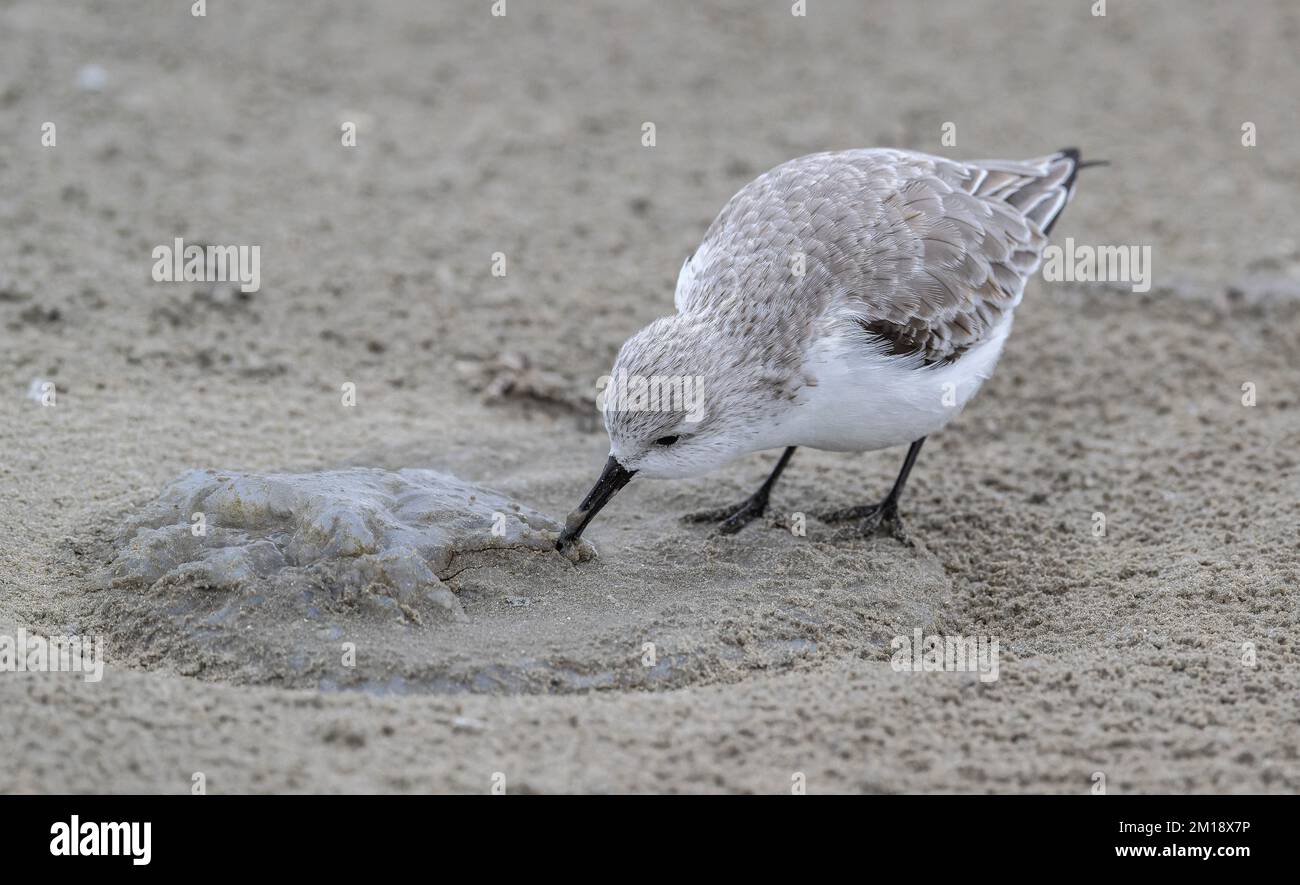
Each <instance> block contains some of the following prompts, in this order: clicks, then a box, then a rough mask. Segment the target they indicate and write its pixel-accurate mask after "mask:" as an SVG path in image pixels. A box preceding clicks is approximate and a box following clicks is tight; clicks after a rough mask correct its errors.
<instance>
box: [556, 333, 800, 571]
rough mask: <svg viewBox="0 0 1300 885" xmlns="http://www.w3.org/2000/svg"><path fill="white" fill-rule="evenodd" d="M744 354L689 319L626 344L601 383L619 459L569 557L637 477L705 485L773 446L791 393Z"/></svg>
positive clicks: (573, 533)
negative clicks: (721, 470)
mask: <svg viewBox="0 0 1300 885" xmlns="http://www.w3.org/2000/svg"><path fill="white" fill-rule="evenodd" d="M740 348H741V345H740V344H739V343H738V342H737V341H736V340H735V339H734V338H733V337H731V336H728V335H726V334H723V333H720V332H719V331H718V329H717V328H716V327H715V326H711V325H710V324H708V323H705V322H702V321H700V320H698V319H694V318H691V317H689V316H684V315H681V314H678V315H675V316H671V317H665V318H663V319H659V320H656V321H654V322H653V323H651V324H650V325H649V326H646V327H645V328H644V329H642V330H641V331H640V332H638V333H637V334H635V335H633V336H632V337H631V338H629V339H628V340H627V342H626V343H624V345H623V348H622V350H620V351H619V354H618V358H617V359H616V360H615V361H614V368H613V370H612V371H611V372H610V374H609V375H607V376H605V377H604V378H602V379H601V380H600V383H599V387H600V396H599V397H598V400H597V404H598V405H599V407H600V409H601V412H602V413H603V415H604V418H605V430H606V431H607V432H608V434H609V459H608V460H607V461H606V462H605V469H604V471H603V472H602V473H601V475H600V478H599V479H598V480H597V481H596V485H595V486H594V487H593V488H592V490H591V492H590V493H589V494H588V495H587V497H586V499H585V500H584V501H583V502H582V504H580V505H579V507H578V509H577V510H575V511H574V512H573V513H572V514H570V516H569V519H568V521H567V522H566V523H565V529H564V532H563V533H562V534H561V536H560V541H559V544H558V546H559V548H560V549H564V547H565V546H567V545H568V544H569V543H570V542H572V541H573V540H574V539H576V538H577V537H578V536H579V535H580V534H581V533H582V531H583V529H585V528H586V527H587V524H588V523H590V522H591V520H592V519H593V518H594V517H595V515H596V513H598V512H599V511H600V509H601V508H602V507H604V506H605V504H607V503H608V502H609V500H610V498H612V497H613V496H614V495H615V494H616V493H617V492H618V490H619V489H621V488H622V487H623V486H624V485H626V484H627V483H628V481H629V480H631V478H632V477H633V476H634V475H641V476H645V477H650V478H655V479H675V478H681V477H689V476H699V475H701V474H704V473H708V472H710V471H712V470H715V469H716V468H718V467H721V466H722V465H723V464H725V463H727V462H728V461H730V460H731V459H733V458H735V457H737V456H740V455H744V454H748V453H749V452H753V451H757V450H758V449H760V448H767V447H768V446H767V444H766V443H765V437H766V435H767V434H768V433H769V432H770V430H771V426H772V418H773V417H774V415H775V414H776V411H777V407H778V403H779V402H780V401H781V400H782V396H781V395H780V388H781V385H780V384H774V383H773V382H772V380H771V379H770V376H769V374H768V373H765V372H763V371H761V370H760V369H759V368H758V367H757V366H756V365H755V364H754V361H753V360H752V359H748V358H746V357H747V355H746V354H745V353H744V352H743V351H742V350H741V349H740ZM749 356H752V354H751V355H749Z"/></svg>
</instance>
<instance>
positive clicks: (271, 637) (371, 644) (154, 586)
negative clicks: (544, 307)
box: [86, 468, 949, 693]
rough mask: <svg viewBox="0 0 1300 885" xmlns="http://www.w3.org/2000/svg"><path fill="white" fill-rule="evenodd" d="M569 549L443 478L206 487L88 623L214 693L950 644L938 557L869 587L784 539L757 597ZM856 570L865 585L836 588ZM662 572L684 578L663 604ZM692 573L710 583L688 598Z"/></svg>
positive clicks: (766, 563)
mask: <svg viewBox="0 0 1300 885" xmlns="http://www.w3.org/2000/svg"><path fill="white" fill-rule="evenodd" d="M558 528H559V527H558V525H557V523H556V522H555V521H554V520H552V519H551V518H550V517H547V516H545V515H543V514H541V513H539V512H537V511H535V510H532V509H530V508H528V507H525V506H523V505H522V504H519V503H517V502H515V501H512V500H511V499H510V498H508V497H506V496H504V495H502V494H499V493H497V492H493V491H491V490H488V489H484V488H481V487H479V486H475V485H472V484H470V483H466V482H463V481H461V480H459V479H456V478H455V477H453V476H450V475H448V474H446V473H441V472H438V471H433V470H413V469H406V470H399V471H395V472H394V471H387V470H379V469H371V468H353V469H347V470H335V471H325V472H320V473H310V474H266V475H256V474H247V473H233V472H216V471H210V470H196V471H192V472H190V473H187V474H185V475H184V476H182V477H180V478H179V479H177V480H176V481H175V482H173V483H172V484H170V485H169V486H168V487H167V488H166V489H165V490H164V491H163V493H162V494H161V496H160V497H159V498H158V499H157V500H156V501H154V502H153V503H151V504H149V505H148V506H147V507H145V508H144V509H143V510H142V511H141V513H140V514H139V515H138V516H136V517H134V518H132V519H130V520H128V521H127V522H126V524H125V526H124V527H123V528H122V530H121V531H119V532H118V535H117V537H116V539H115V540H114V541H113V542H112V544H111V545H110V548H111V549H110V550H109V551H108V552H107V553H106V554H105V555H104V560H106V561H107V563H108V564H107V565H106V567H104V568H103V569H102V571H101V572H100V573H99V575H98V577H97V586H98V588H99V592H96V593H92V594H89V595H88V596H87V597H86V598H87V600H88V602H89V606H90V611H89V612H88V613H87V617H88V618H89V620H90V621H92V622H94V623H95V624H96V629H97V630H100V631H102V632H103V633H105V634H106V635H108V636H109V637H110V643H111V645H112V646H113V649H114V652H115V654H114V658H115V659H116V660H119V661H123V660H125V661H126V662H129V663H131V664H134V665H137V666H144V667H164V668H168V669H172V670H175V671H176V672H179V673H183V674H186V675H201V676H203V677H205V678H216V679H229V680H233V681H237V682H246V683H263V684H265V683H274V684H281V685H294V686H302V687H319V688H325V689H334V688H356V689H362V690H366V691H373V692H399V693H407V692H462V691H471V692H494V693H534V692H557V691H559V692H566V691H586V690H591V689H602V688H611V689H629V688H633V689H638V688H662V687H674V686H680V685H686V684H692V683H700V682H710V681H717V680H725V679H732V678H742V677H743V676H744V675H745V674H746V673H750V672H753V671H754V670H771V669H773V668H777V669H780V668H784V667H791V666H795V665H797V664H798V663H800V662H806V661H810V660H814V659H819V658H823V657H826V656H831V655H843V654H845V653H850V654H852V653H873V654H874V653H878V652H879V651H880V650H881V649H882V648H885V647H887V646H888V643H889V640H890V639H891V638H892V637H893V636H894V635H896V634H897V633H900V632H910V631H911V630H912V629H914V628H915V627H918V626H920V627H928V626H929V625H930V624H932V623H933V622H934V620H935V618H936V613H937V611H938V610H939V608H940V603H941V599H942V597H943V596H944V595H945V594H946V593H947V591H948V589H949V584H948V581H947V579H946V577H945V576H944V574H943V570H942V568H941V567H940V566H939V564H938V563H937V562H936V561H935V560H934V559H933V557H930V556H929V555H928V554H926V553H924V552H921V551H918V550H913V549H909V548H905V547H902V546H900V545H898V544H896V543H894V542H892V541H885V540H882V541H879V542H871V547H872V550H871V555H870V563H869V564H867V565H864V564H863V563H862V562H860V561H859V560H858V558H857V557H856V556H853V555H852V554H849V553H848V551H846V550H845V549H843V548H841V547H837V546H834V545H830V546H823V547H820V548H818V547H817V546H816V545H815V544H813V543H811V542H810V541H809V540H807V539H804V538H794V537H789V536H788V533H784V532H771V531H769V532H768V533H767V534H768V538H767V539H766V540H767V542H766V543H758V544H757V545H756V548H755V550H753V551H751V553H749V554H747V560H748V559H753V558H754V557H757V558H759V559H761V560H763V561H762V562H758V563H756V564H755V565H756V567H757V568H758V573H760V574H764V575H767V576H768V577H767V578H766V579H765V580H762V581H756V580H754V579H753V578H752V577H748V578H746V576H751V575H752V574H753V573H752V572H750V571H749V569H748V568H746V569H738V568H737V567H736V564H735V563H734V562H729V561H727V560H726V559H722V558H719V557H718V556H717V555H716V553H717V551H716V550H715V549H714V548H713V547H712V546H711V545H712V544H713V543H714V540H716V539H709V538H707V537H704V538H698V539H693V540H692V541H691V543H690V544H685V545H683V544H681V543H678V544H676V545H669V546H667V547H664V546H661V545H655V544H648V545H647V544H638V545H635V546H633V547H631V548H629V549H625V550H621V551H619V554H618V555H617V556H616V557H614V558H613V559H614V561H613V562H608V563H606V562H600V561H596V560H594V558H593V552H594V551H592V549H591V548H590V547H589V546H586V545H585V544H584V546H582V547H581V548H580V550H579V555H578V556H577V562H576V563H575V562H573V561H571V560H568V559H565V558H564V557H562V556H560V555H559V554H558V553H556V552H555V551H554V549H553V544H554V539H555V537H556V532H557V531H558ZM782 537H786V538H787V539H786V540H785V541H783V542H778V543H776V544H773V543H771V542H772V540H773V539H780V538H782ZM755 541H758V538H757V537H756V538H755ZM859 543H861V544H867V543H868V542H859ZM846 555H847V556H848V558H849V559H850V560H851V561H852V563H853V564H852V567H849V566H848V565H846V566H845V568H843V569H840V570H837V569H827V567H826V566H827V561H828V558H832V559H834V558H843V557H845V556H846ZM655 558H658V559H659V561H660V562H662V563H663V568H664V569H665V574H667V575H675V576H677V577H676V578H675V579H673V580H664V581H663V583H659V582H657V581H656V580H655V579H654V577H653V576H654V574H655V572H656V571H657V569H656V568H655V566H654V565H653V564H652V561H653V559H655ZM665 560H666V561H665ZM684 571H686V572H691V573H694V574H695V575H697V576H698V579H699V582H700V584H699V589H698V590H697V591H692V592H690V595H689V597H686V596H685V595H684V593H685V592H687V591H685V590H684V588H683V585H682V582H681V581H680V575H681V574H682V573H683V572H684ZM828 575H830V577H828ZM836 576H838V577H836ZM841 578H842V579H841ZM539 585H540V587H541V588H543V589H540V590H539ZM611 587H612V588H615V592H614V593H611V592H610V590H611Z"/></svg>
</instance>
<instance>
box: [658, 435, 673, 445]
mask: <svg viewBox="0 0 1300 885" xmlns="http://www.w3.org/2000/svg"><path fill="white" fill-rule="evenodd" d="M675 442H677V437H676V436H661V437H659V438H658V439H657V440H655V445H657V446H671V445H672V444H673V443H675Z"/></svg>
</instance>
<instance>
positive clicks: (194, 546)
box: [100, 468, 592, 622]
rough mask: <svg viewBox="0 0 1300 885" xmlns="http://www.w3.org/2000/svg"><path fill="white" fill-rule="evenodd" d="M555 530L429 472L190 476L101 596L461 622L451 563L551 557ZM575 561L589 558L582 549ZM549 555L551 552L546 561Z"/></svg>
mask: <svg viewBox="0 0 1300 885" xmlns="http://www.w3.org/2000/svg"><path fill="white" fill-rule="evenodd" d="M558 530H559V527H558V526H557V525H556V523H555V522H554V521H553V520H551V519H550V518H549V517H546V516H543V515H542V514H540V513H538V512H537V511H535V510H531V509H529V508H526V507H524V506H522V505H520V504H517V503H515V502H514V501H511V500H509V499H507V498H505V497H504V496H502V495H499V494H497V493H496V492H493V491H490V490H488V489H484V488H481V487H478V486H474V485H470V484H469V483H465V482H461V481H460V480H458V479H456V478H455V477H453V476H449V475H447V474H445V473H438V472H436V471H433V470H402V471H399V472H396V473H393V472H389V471H384V470H375V469H366V468H353V469H350V470H335V471H326V472H321V473H307V474H268V475H256V474H248V473H222V472H217V471H212V470H194V471H191V472H189V473H187V474H185V475H184V476H182V477H181V478H179V479H177V480H176V481H175V482H173V483H172V484H171V485H169V486H168V487H167V488H166V490H164V491H163V493H162V495H161V497H159V499H158V500H157V501H155V502H154V503H153V504H151V505H150V506H149V507H148V508H147V509H146V510H145V511H144V513H143V514H141V515H140V516H139V517H138V518H136V519H134V520H132V521H130V522H129V523H128V524H127V526H126V528H125V530H124V531H123V533H122V535H121V538H120V544H121V546H120V548H119V549H118V551H117V555H116V556H115V558H114V559H113V562H112V563H111V564H110V565H109V567H108V568H107V569H106V570H105V572H104V573H103V575H102V576H101V579H100V582H101V586H104V587H147V586H154V587H156V586H158V585H159V584H163V585H174V586H179V587H182V588H190V589H199V590H218V591H228V592H238V591H244V590H248V589H250V588H256V589H259V590H264V591H267V592H270V593H275V594H279V595H282V596H283V595H289V594H292V593H298V594H300V596H301V598H302V599H303V600H304V606H305V610H310V609H311V608H312V607H314V605H316V604H317V602H318V601H317V599H316V594H318V593H320V594H324V595H323V598H322V599H321V600H320V602H324V603H326V604H328V603H336V602H340V601H342V602H345V603H349V604H354V603H357V602H359V601H368V602H372V603H375V604H378V605H380V606H381V607H390V608H394V609H396V610H397V611H398V612H400V613H401V615H402V616H403V617H405V618H407V619H409V620H411V621H415V622H418V621H420V620H421V614H422V613H425V614H446V615H453V616H456V615H460V616H463V614H464V613H463V611H462V609H461V607H460V605H459V603H457V602H456V598H455V596H453V595H452V593H451V592H450V591H449V590H448V589H447V588H446V587H445V586H444V585H443V583H442V580H443V579H445V578H447V577H448V576H449V575H451V574H453V573H454V572H455V570H456V568H455V563H456V560H457V559H458V557H462V556H466V555H469V554H475V553H484V552H487V551H492V550H527V551H532V552H534V553H540V554H553V552H554V545H555V538H556V535H557V532H558ZM576 552H577V555H578V556H579V557H582V558H589V557H590V555H591V553H592V549H591V547H590V546H588V545H581V546H580V547H578V548H577V551H576ZM555 555H558V554H555Z"/></svg>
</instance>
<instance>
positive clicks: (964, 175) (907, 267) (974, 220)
mask: <svg viewBox="0 0 1300 885" xmlns="http://www.w3.org/2000/svg"><path fill="white" fill-rule="evenodd" d="M894 165H895V166H896V167H897V168H898V169H899V174H898V184H897V187H896V188H895V189H894V190H892V191H891V192H890V193H888V194H886V195H884V196H883V197H882V198H881V199H880V200H879V202H878V203H877V204H876V205H875V206H870V207H864V208H868V209H869V210H870V211H872V212H873V213H874V214H873V216H872V218H871V219H869V220H868V221H867V222H866V223H865V225H866V226H867V227H869V228H870V229H871V235H870V237H869V238H868V243H867V248H866V249H865V250H864V253H863V263H862V271H861V277H860V279H859V280H858V281H857V283H858V284H857V286H856V287H855V288H856V291H855V292H850V293H848V298H847V299H846V303H847V304H848V305H850V306H851V308H852V309H853V311H854V313H855V314H856V315H857V316H856V318H857V319H858V321H859V323H860V324H861V325H862V326H863V328H865V329H866V330H867V331H868V332H870V333H872V334H873V335H875V336H878V337H879V338H880V339H883V341H884V342H886V345H887V347H888V348H889V349H890V350H891V351H892V352H894V353H899V354H912V353H915V354H919V355H920V356H921V358H922V359H923V360H924V361H925V362H927V363H934V362H944V361H950V360H954V359H957V358H958V357H960V356H961V355H962V354H963V353H964V352H965V351H966V350H967V349H968V348H970V347H972V346H974V345H976V344H979V343H980V342H981V341H983V340H985V338H987V337H988V336H989V335H990V333H991V332H992V331H993V330H994V329H995V328H996V327H997V326H998V325H999V324H1000V322H1001V321H1002V320H1003V318H1005V317H1006V316H1007V314H1008V313H1009V312H1010V311H1012V310H1013V309H1014V308H1015V307H1016V306H1017V305H1018V304H1019V303H1020V299H1021V297H1022V296H1023V295H1024V290H1025V283H1026V282H1027V281H1028V280H1029V278H1030V277H1031V276H1032V275H1033V274H1034V272H1035V271H1036V270H1037V269H1038V266H1039V263H1040V261H1041V259H1042V253H1043V248H1044V247H1045V246H1046V245H1047V233H1048V232H1049V231H1050V230H1051V227H1052V224H1053V222H1055V220H1056V218H1057V217H1058V216H1059V215H1060V212H1061V210H1062V209H1063V208H1064V207H1065V204H1066V202H1067V201H1068V200H1069V197H1070V195H1071V189H1072V185H1073V179H1074V174H1075V170H1076V167H1077V166H1078V154H1077V152H1062V153H1060V154H1054V155H1052V156H1048V157H1041V158H1039V159H1035V160H1029V161H1025V162H1010V161H1004V160H988V161H980V162H973V163H956V162H952V161H949V160H943V159H939V158H921V159H917V158H915V157H908V158H907V160H906V161H905V162H902V163H895V164H894Z"/></svg>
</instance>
